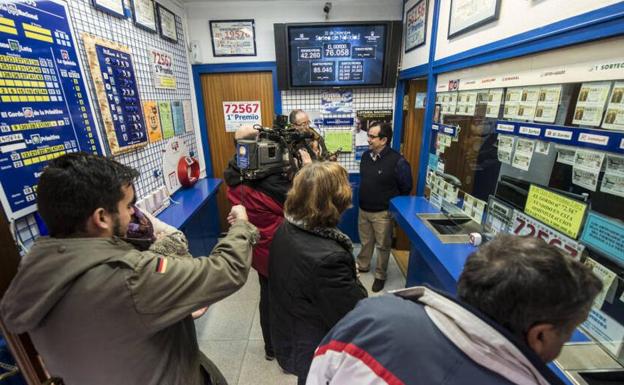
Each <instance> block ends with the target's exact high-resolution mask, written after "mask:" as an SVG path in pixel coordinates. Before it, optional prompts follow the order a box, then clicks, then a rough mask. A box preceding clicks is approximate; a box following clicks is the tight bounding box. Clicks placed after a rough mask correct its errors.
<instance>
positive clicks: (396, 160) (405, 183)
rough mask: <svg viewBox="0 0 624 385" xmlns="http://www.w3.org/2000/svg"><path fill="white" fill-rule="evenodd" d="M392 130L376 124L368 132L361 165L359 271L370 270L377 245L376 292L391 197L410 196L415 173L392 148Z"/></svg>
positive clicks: (384, 262)
mask: <svg viewBox="0 0 624 385" xmlns="http://www.w3.org/2000/svg"><path fill="white" fill-rule="evenodd" d="M391 141H392V128H391V127H390V124H389V123H374V124H373V125H372V126H371V127H370V128H369V129H368V151H366V152H365V153H364V154H363V155H362V160H361V162H360V202H359V206H360V213H359V217H358V230H359V232H360V241H361V242H362V249H361V250H360V254H359V255H358V257H357V262H358V266H359V268H358V269H359V271H360V272H367V271H369V270H370V263H371V258H372V256H373V251H374V249H375V245H377V265H376V267H375V281H374V282H373V287H372V290H373V292H378V291H380V290H381V289H383V287H384V284H385V282H386V270H387V269H388V259H389V257H390V246H391V243H392V216H391V215H390V213H389V212H388V205H389V202H390V199H391V198H394V197H395V196H397V195H408V194H409V193H410V191H411V190H412V172H411V170H410V165H409V163H408V162H407V160H405V158H404V157H403V156H402V155H401V154H399V153H398V152H396V151H394V150H393V149H391V148H390V142H391Z"/></svg>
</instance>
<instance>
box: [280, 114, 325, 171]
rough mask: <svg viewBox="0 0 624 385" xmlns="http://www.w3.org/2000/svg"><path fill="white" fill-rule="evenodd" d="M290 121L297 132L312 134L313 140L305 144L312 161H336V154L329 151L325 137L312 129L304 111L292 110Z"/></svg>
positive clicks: (307, 140)
mask: <svg viewBox="0 0 624 385" xmlns="http://www.w3.org/2000/svg"><path fill="white" fill-rule="evenodd" d="M288 120H289V121H290V124H291V126H292V127H294V128H295V129H296V130H297V131H299V132H301V133H306V134H311V138H308V139H306V142H305V143H306V151H307V152H308V153H309V154H310V157H311V158H312V160H336V156H335V154H330V153H329V151H327V147H326V146H325V140H324V139H323V137H322V136H321V135H320V134H319V133H318V132H316V131H315V130H314V129H313V128H312V127H311V125H312V122H311V121H310V117H309V116H308V114H307V113H306V112H305V111H304V110H292V111H291V113H290V115H289V117H288Z"/></svg>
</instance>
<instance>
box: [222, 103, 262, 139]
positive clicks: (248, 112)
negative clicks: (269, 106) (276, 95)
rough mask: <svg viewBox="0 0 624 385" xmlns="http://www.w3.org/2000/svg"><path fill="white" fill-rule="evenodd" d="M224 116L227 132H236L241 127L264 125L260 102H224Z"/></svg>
mask: <svg viewBox="0 0 624 385" xmlns="http://www.w3.org/2000/svg"><path fill="white" fill-rule="evenodd" d="M223 116H224V118H225V131H226V132H235V131H236V130H238V129H239V128H240V127H241V126H248V125H249V126H253V125H254V124H260V125H262V114H261V108H260V101H259V100H255V101H251V102H223Z"/></svg>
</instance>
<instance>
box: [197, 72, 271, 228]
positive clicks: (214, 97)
mask: <svg viewBox="0 0 624 385" xmlns="http://www.w3.org/2000/svg"><path fill="white" fill-rule="evenodd" d="M200 80H201V92H202V96H203V104H204V111H205V116H206V121H205V127H206V128H205V129H206V133H205V134H206V136H207V138H208V143H209V145H208V146H209V148H210V160H211V162H212V170H213V177H214V178H220V179H223V172H224V171H225V169H226V168H227V164H228V162H229V161H230V159H232V157H233V156H234V151H235V143H234V133H233V132H226V131H225V116H224V114H223V102H235V101H258V100H259V101H260V111H261V114H262V117H261V119H262V125H263V126H265V127H270V126H271V125H272V124H273V113H274V111H275V106H274V101H273V73H272V72H271V71H267V72H231V73H211V74H203V75H201V76H200ZM217 204H218V207H219V220H220V224H221V229H227V228H228V224H227V221H226V217H227V213H228V212H229V211H230V207H231V205H230V204H229V202H228V201H227V197H226V186H225V185H224V184H222V185H221V186H220V187H219V192H218V193H217Z"/></svg>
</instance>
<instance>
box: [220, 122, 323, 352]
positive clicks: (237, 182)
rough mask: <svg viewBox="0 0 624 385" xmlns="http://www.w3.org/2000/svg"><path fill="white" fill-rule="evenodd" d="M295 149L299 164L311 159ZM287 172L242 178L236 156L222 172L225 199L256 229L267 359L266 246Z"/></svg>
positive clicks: (280, 214) (246, 135)
mask: <svg viewBox="0 0 624 385" xmlns="http://www.w3.org/2000/svg"><path fill="white" fill-rule="evenodd" d="M259 134H260V131H258V130H257V129H255V128H253V127H251V126H245V127H241V128H240V129H239V130H237V131H236V133H235V134H234V138H235V139H236V140H241V139H257V138H258V136H259ZM298 152H299V155H300V156H301V161H302V164H303V165H305V164H308V163H311V162H312V159H311V157H310V155H309V154H308V152H307V151H304V150H302V149H299V150H298ZM291 175H294V172H293V173H283V172H273V173H269V174H268V175H266V176H263V177H262V178H259V179H246V178H244V177H243V176H242V173H241V170H240V168H239V167H238V165H237V162H236V156H234V158H233V159H232V160H231V161H230V162H229V164H228V168H227V169H226V170H225V172H224V179H225V183H226V185H227V198H228V201H229V202H230V203H231V204H232V205H233V206H234V205H243V206H244V207H245V208H246V210H247V215H248V217H249V222H251V223H252V224H254V225H255V226H256V227H257V228H258V230H259V232H260V240H259V241H258V243H256V245H255V246H254V248H253V257H252V264H251V265H252V267H253V268H254V269H256V271H257V272H258V279H259V281H260V304H259V310H260V328H261V329H262V338H263V340H264V353H265V355H264V356H265V358H266V359H267V360H269V361H272V360H273V359H274V358H275V354H274V351H273V345H272V343H271V336H270V324H269V292H268V291H269V281H268V278H269V271H268V270H269V247H270V246H271V241H272V240H273V234H274V233H275V231H276V230H277V228H278V227H279V226H280V225H281V224H282V221H283V220H284V202H285V201H286V193H287V192H288V190H290V187H291V179H290V177H291Z"/></svg>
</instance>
